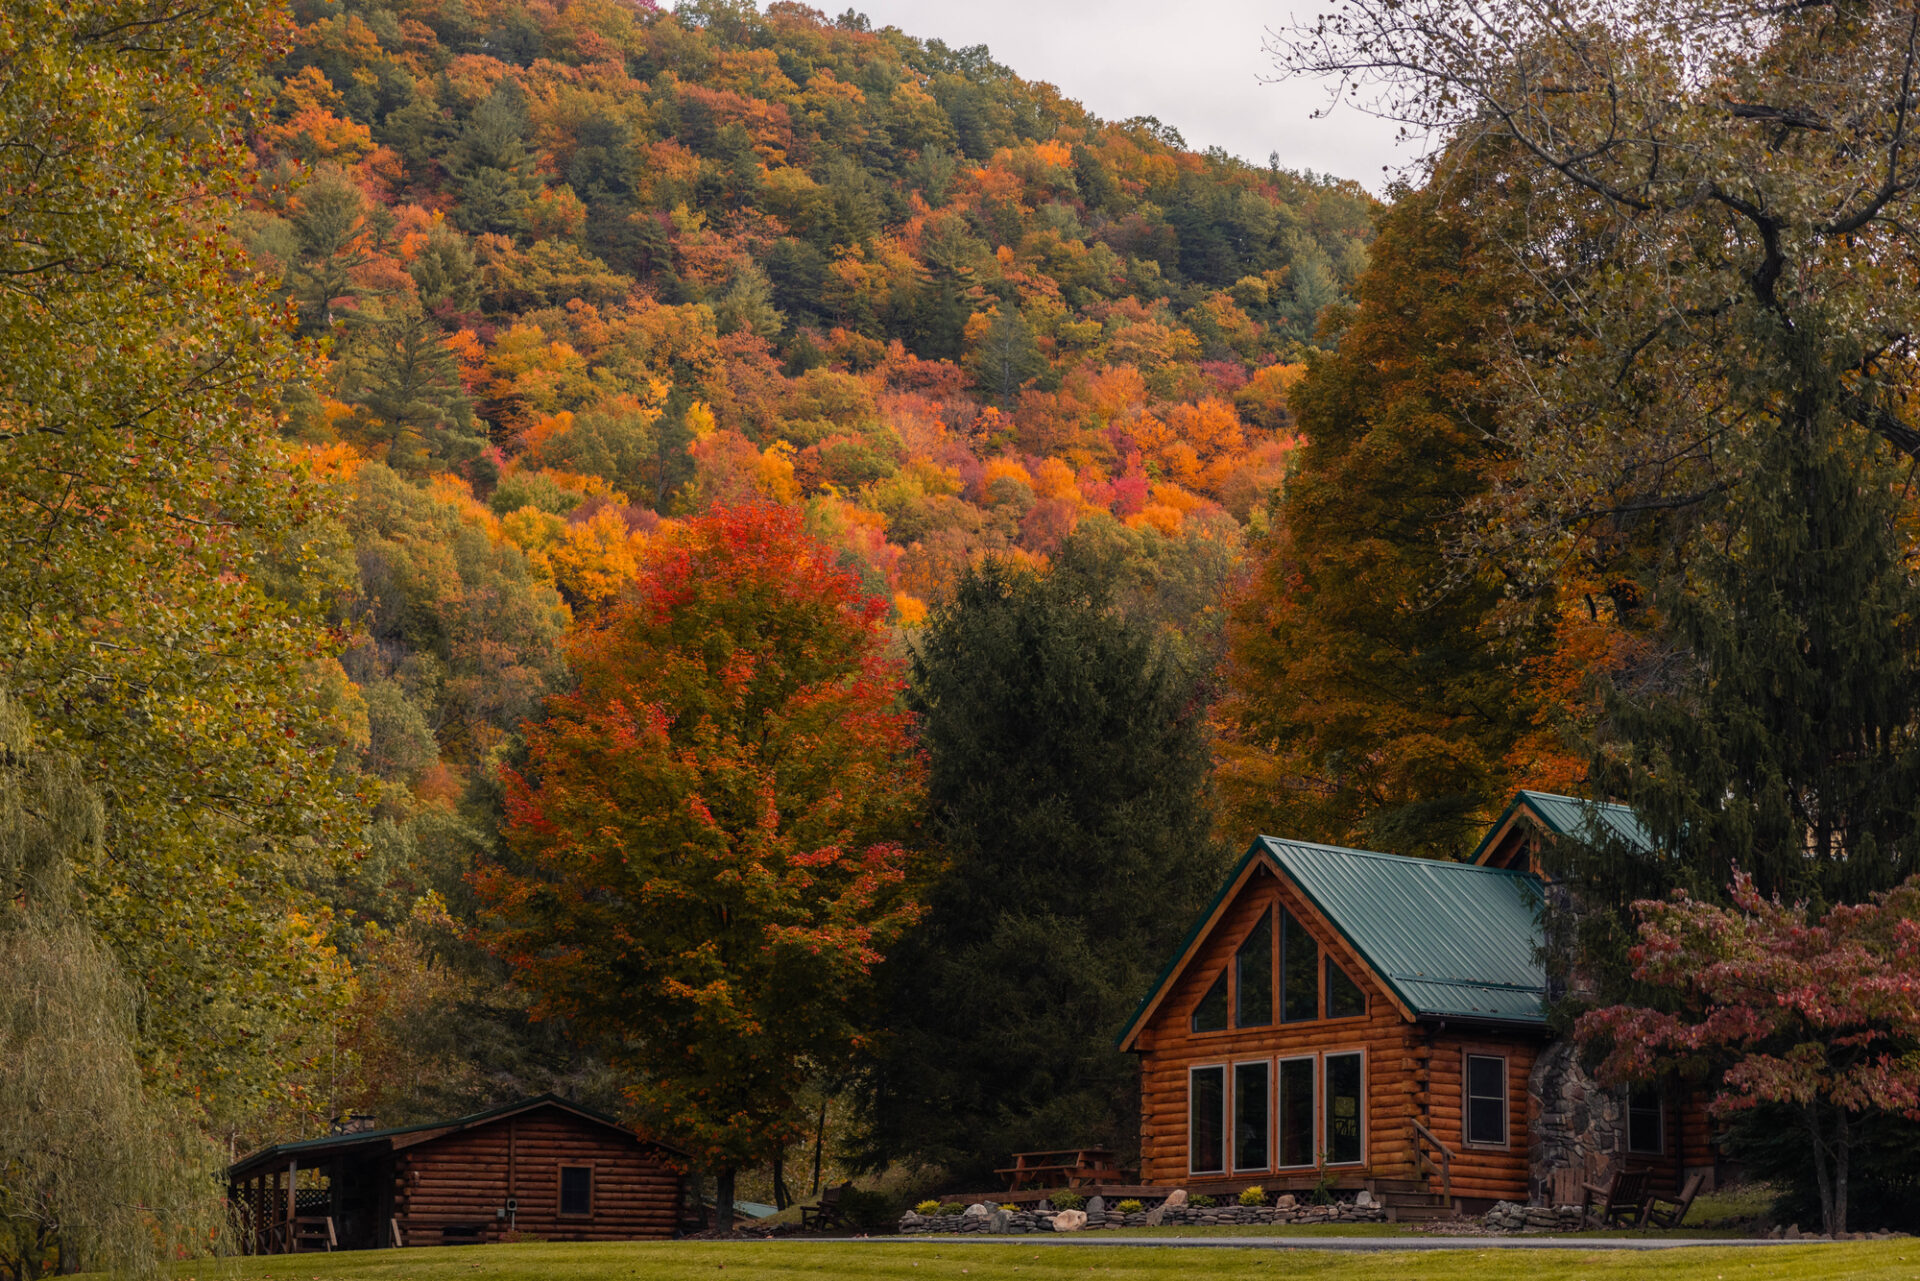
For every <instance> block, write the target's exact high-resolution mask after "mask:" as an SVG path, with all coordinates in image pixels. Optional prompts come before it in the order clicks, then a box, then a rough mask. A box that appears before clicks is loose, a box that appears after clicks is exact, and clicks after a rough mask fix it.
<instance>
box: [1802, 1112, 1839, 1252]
mask: <svg viewBox="0 0 1920 1281" xmlns="http://www.w3.org/2000/svg"><path fill="white" fill-rule="evenodd" d="M1806 1116H1807V1133H1808V1134H1810V1135H1812V1136H1813V1182H1814V1186H1816V1187H1818V1188H1819V1189H1820V1220H1821V1226H1822V1227H1823V1228H1824V1229H1825V1230H1826V1231H1828V1232H1832V1231H1833V1180H1832V1179H1831V1178H1830V1177H1828V1172H1827V1143H1826V1140H1825V1139H1824V1138H1823V1137H1821V1134H1820V1103H1819V1100H1817V1099H1816V1100H1813V1101H1811V1102H1809V1103H1808V1104H1807V1112H1806Z"/></svg>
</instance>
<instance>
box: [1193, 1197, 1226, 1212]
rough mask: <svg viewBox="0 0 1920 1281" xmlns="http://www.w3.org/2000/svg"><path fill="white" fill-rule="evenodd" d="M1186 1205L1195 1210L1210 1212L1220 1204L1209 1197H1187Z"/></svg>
mask: <svg viewBox="0 0 1920 1281" xmlns="http://www.w3.org/2000/svg"><path fill="white" fill-rule="evenodd" d="M1187 1204H1188V1205H1190V1206H1192V1207H1193V1208H1194V1209H1196V1210H1211V1209H1213V1207H1214V1206H1216V1205H1219V1204H1220V1203H1219V1202H1218V1201H1216V1200H1214V1199H1213V1198H1212V1197H1210V1196H1196V1197H1188V1198H1187Z"/></svg>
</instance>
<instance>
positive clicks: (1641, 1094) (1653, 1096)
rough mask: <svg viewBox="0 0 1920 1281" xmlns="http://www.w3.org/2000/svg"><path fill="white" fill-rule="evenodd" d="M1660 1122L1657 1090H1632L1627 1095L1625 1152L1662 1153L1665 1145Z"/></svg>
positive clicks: (1664, 1136)
mask: <svg viewBox="0 0 1920 1281" xmlns="http://www.w3.org/2000/svg"><path fill="white" fill-rule="evenodd" d="M1662 1120H1663V1118H1662V1117H1661V1115H1660V1092H1659V1091H1658V1090H1634V1091H1633V1092H1632V1093H1630V1094H1628V1095H1627V1151H1629V1152H1646V1153H1651V1154H1659V1153H1664V1152H1665V1151H1666V1150H1667V1144H1666V1134H1665V1131H1664V1128H1663V1127H1662V1125H1661V1121H1662Z"/></svg>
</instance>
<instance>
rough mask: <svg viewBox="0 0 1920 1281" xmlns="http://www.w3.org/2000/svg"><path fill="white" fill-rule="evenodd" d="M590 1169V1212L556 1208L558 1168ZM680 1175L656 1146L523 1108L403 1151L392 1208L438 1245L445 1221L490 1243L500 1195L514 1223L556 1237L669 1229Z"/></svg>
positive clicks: (407, 1236)
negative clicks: (513, 1205)
mask: <svg viewBox="0 0 1920 1281" xmlns="http://www.w3.org/2000/svg"><path fill="white" fill-rule="evenodd" d="M563 1165H569V1166H571V1165H579V1166H587V1167H590V1168H591V1169H592V1170H593V1185H592V1212H591V1213H590V1214H587V1215H584V1216H579V1215H568V1216H563V1215H561V1213H560V1167H561V1166H563ZM680 1187H681V1184H680V1178H679V1176H678V1175H677V1174H676V1173H675V1172H674V1171H673V1169H672V1168H670V1167H669V1166H668V1165H667V1164H666V1162H665V1160H664V1159H663V1158H662V1157H661V1155H660V1153H659V1151H658V1149H656V1148H654V1147H653V1146H651V1145H649V1144H646V1143H643V1142H641V1141H640V1140H639V1139H637V1138H635V1137H634V1136H632V1135H630V1134H626V1133H624V1132H623V1131H619V1130H615V1129H612V1128H610V1127H608V1126H603V1125H598V1124H595V1123H593V1122H591V1121H588V1120H586V1119H584V1118H580V1117H576V1116H573V1115H572V1114H570V1113H567V1112H563V1111H561V1110H559V1109H557V1108H556V1109H552V1110H546V1111H535V1112H529V1113H522V1114H519V1115H516V1116H510V1117H503V1118H502V1119H500V1120H498V1121H494V1122H491V1123H489V1124H485V1125H479V1126H475V1127H474V1128H472V1129H470V1130H462V1131H458V1132H456V1133H453V1134H447V1135H443V1136H441V1137H439V1138H434V1139H430V1140H428V1141H425V1142H422V1143H420V1144H418V1145H416V1146H414V1147H411V1148H407V1149H404V1150H403V1151H401V1152H400V1153H399V1155H398V1159H397V1161H396V1163H395V1187H394V1199H393V1215H394V1217H395V1218H396V1219H397V1220H398V1221H399V1224H400V1231H401V1233H402V1236H403V1239H404V1240H405V1241H406V1243H407V1244H408V1245H439V1244H441V1243H442V1240H443V1239H445V1232H444V1229H446V1228H447V1227H449V1226H455V1227H459V1226H462V1225H478V1226H479V1229H480V1233H479V1239H480V1240H484V1241H497V1240H499V1239H500V1237H501V1235H502V1233H504V1232H505V1231H506V1230H507V1227H508V1225H507V1224H506V1222H504V1221H503V1220H501V1219H499V1218H497V1217H496V1211H497V1210H498V1209H499V1208H501V1207H503V1206H504V1205H505V1204H506V1202H507V1199H508V1198H509V1197H511V1198H513V1199H514V1200H515V1201H516V1202H517V1203H518V1206H517V1212H516V1214H515V1217H514V1224H513V1226H514V1227H515V1228H517V1229H518V1231H520V1232H522V1233H530V1234H534V1235H538V1236H542V1237H546V1238H548V1239H550V1240H555V1241H625V1240H632V1239H635V1238H641V1237H669V1236H672V1235H673V1231H674V1228H675V1225H676V1222H677V1218H678V1214H679V1204H680Z"/></svg>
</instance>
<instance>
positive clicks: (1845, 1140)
mask: <svg viewBox="0 0 1920 1281" xmlns="http://www.w3.org/2000/svg"><path fill="white" fill-rule="evenodd" d="M1852 1151H1853V1133H1852V1126H1851V1125H1849V1124H1848V1122H1847V1110H1846V1109H1845V1108H1844V1107H1843V1108H1840V1109H1838V1110H1837V1112H1836V1114H1835V1116H1834V1126H1833V1222H1832V1223H1830V1224H1828V1225H1827V1231H1828V1232H1829V1233H1831V1234H1832V1235H1834V1236H1839V1235H1840V1234H1841V1233H1842V1232H1845V1231H1846V1230H1847V1158H1848V1157H1849V1156H1850V1155H1851V1154H1852Z"/></svg>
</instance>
